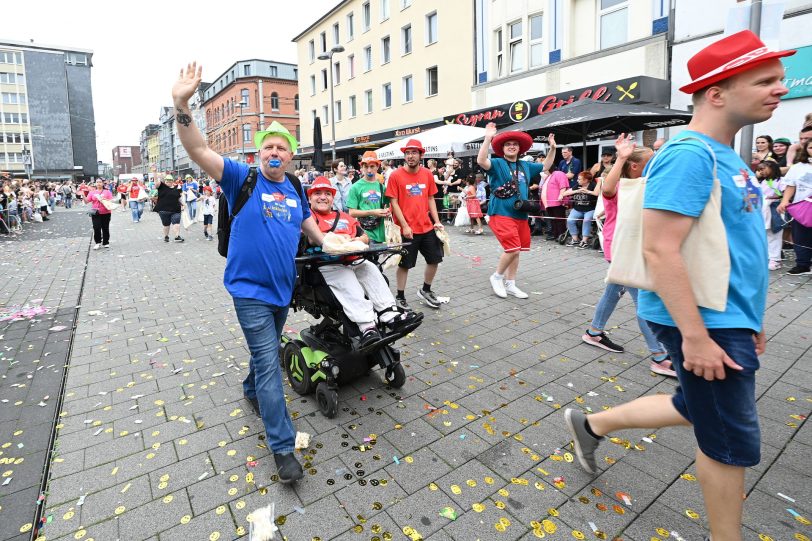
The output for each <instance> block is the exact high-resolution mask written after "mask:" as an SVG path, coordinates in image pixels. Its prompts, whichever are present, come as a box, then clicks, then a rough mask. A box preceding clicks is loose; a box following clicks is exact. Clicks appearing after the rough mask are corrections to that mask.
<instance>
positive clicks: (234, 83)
mask: <svg viewBox="0 0 812 541" xmlns="http://www.w3.org/2000/svg"><path fill="white" fill-rule="evenodd" d="M297 77H298V70H297V68H296V65H295V64H288V63H284V62H275V61H273V60H260V59H252V60H240V61H238V62H235V63H234V64H232V65H231V66H230V67H229V68H228V69H226V70H225V71H224V72H223V73H222V74H220V76H219V77H217V78H216V79H215V80H214V82H213V83H212V84H211V86H209V87H207V88H206V89H205V90H204V91H203V93H202V100H201V105H200V108H201V110H202V111H204V118H205V122H204V125H205V132H204V133H205V137H206V139H207V141H208V145H209V147H210V148H211V149H213V150H214V151H215V152H217V153H219V154H220V155H222V156H223V157H226V158H230V159H233V160H237V161H245V162H247V163H254V160H255V158H256V156H255V155H256V149H255V148H254V134H255V133H256V132H257V131H260V130H262V129H264V128H265V127H267V126H268V125H269V124H270V123H271V122H273V121H274V120H276V121H278V122H279V123H281V124H282V125H283V126H285V127H286V128H287V129H288V130H289V131H290V133H292V134H297V135H298V133H299V88H298V85H297V83H296V79H297Z"/></svg>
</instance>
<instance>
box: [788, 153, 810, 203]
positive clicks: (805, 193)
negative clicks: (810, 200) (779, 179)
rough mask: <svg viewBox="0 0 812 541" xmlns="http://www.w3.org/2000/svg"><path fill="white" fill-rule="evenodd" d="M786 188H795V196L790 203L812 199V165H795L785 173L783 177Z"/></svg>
mask: <svg viewBox="0 0 812 541" xmlns="http://www.w3.org/2000/svg"><path fill="white" fill-rule="evenodd" d="M784 183H785V184H786V185H787V186H795V196H794V197H793V198H792V202H793V203H796V202H798V201H802V200H804V199H806V198H807V197H812V164H810V163H796V164H794V165H793V166H792V167H790V168H789V171H787V175H786V176H785V177H784Z"/></svg>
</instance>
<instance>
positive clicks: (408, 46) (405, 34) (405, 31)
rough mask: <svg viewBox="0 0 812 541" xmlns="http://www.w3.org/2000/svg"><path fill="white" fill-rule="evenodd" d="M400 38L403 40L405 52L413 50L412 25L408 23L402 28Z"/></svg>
mask: <svg viewBox="0 0 812 541" xmlns="http://www.w3.org/2000/svg"><path fill="white" fill-rule="evenodd" d="M400 39H401V41H402V42H403V54H409V53H411V52H412V25H410V24H407V25H406V26H404V27H403V28H401V29H400Z"/></svg>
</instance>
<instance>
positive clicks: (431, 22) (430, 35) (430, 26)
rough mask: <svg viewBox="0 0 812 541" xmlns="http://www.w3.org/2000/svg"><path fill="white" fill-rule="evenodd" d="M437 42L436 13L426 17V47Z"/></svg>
mask: <svg viewBox="0 0 812 541" xmlns="http://www.w3.org/2000/svg"><path fill="white" fill-rule="evenodd" d="M436 42H437V12H436V11H435V12H434V13H429V14H428V15H426V45H431V44H432V43H436Z"/></svg>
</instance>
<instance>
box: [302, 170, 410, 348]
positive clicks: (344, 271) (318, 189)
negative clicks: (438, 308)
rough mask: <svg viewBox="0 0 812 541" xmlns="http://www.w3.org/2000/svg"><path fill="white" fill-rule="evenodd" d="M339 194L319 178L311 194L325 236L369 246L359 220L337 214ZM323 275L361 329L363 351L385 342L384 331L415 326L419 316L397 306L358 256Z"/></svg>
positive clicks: (368, 264) (374, 271)
mask: <svg viewBox="0 0 812 541" xmlns="http://www.w3.org/2000/svg"><path fill="white" fill-rule="evenodd" d="M335 193H336V190H335V188H333V187H332V185H331V184H330V181H329V180H327V179H326V178H325V177H318V178H317V179H316V180H315V181H314V182H313V185H312V186H311V187H310V188H309V189H308V190H307V197H308V200H309V201H310V209H311V210H312V213H313V218H314V219H315V220H316V223H317V224H318V226H319V228H320V229H321V231H322V232H324V233H328V232H332V233H335V234H338V235H347V236H349V237H350V238H352V239H355V240H360V241H362V242H364V243H366V244H369V238H368V237H367V235H366V233H365V232H364V230H363V229H362V228H361V225H360V224H359V223H358V220H356V219H355V218H353V217H352V216H350V215H349V214H347V213H345V212H340V211H337V210H333V197H334V196H335ZM319 271H320V272H321V274H322V276H323V277H324V280H325V281H326V282H327V285H328V286H329V287H330V290H331V291H332V292H333V295H334V296H335V298H336V299H337V300H338V302H339V303H341V306H342V308H343V310H344V313H345V314H346V315H347V318H348V319H349V320H350V321H352V322H353V323H355V324H356V325H358V329H359V331H360V333H361V339H360V343H359V346H358V347H359V348H360V349H364V348H366V347H367V346H370V345H372V344H374V343H375V342H378V341H379V340H381V333H380V332H379V329H378V325H380V327H381V330H384V331H392V332H395V331H397V330H398V329H400V328H401V327H403V326H406V325H408V324H410V323H412V322H413V321H414V320H415V319H417V318H418V317H419V314H417V313H415V312H412V311H406V310H403V309H402V308H400V307H398V306H397V303H396V302H395V297H394V296H393V295H392V292H391V291H390V290H389V285H388V284H387V283H386V280H385V279H384V276H383V274H381V271H380V270H378V267H377V266H376V265H375V264H374V263H372V262H371V261H368V260H366V259H362V258H358V257H357V256H355V257H353V256H344V257H342V259H341V262H340V263H339V264H330V265H321V266H319Z"/></svg>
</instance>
